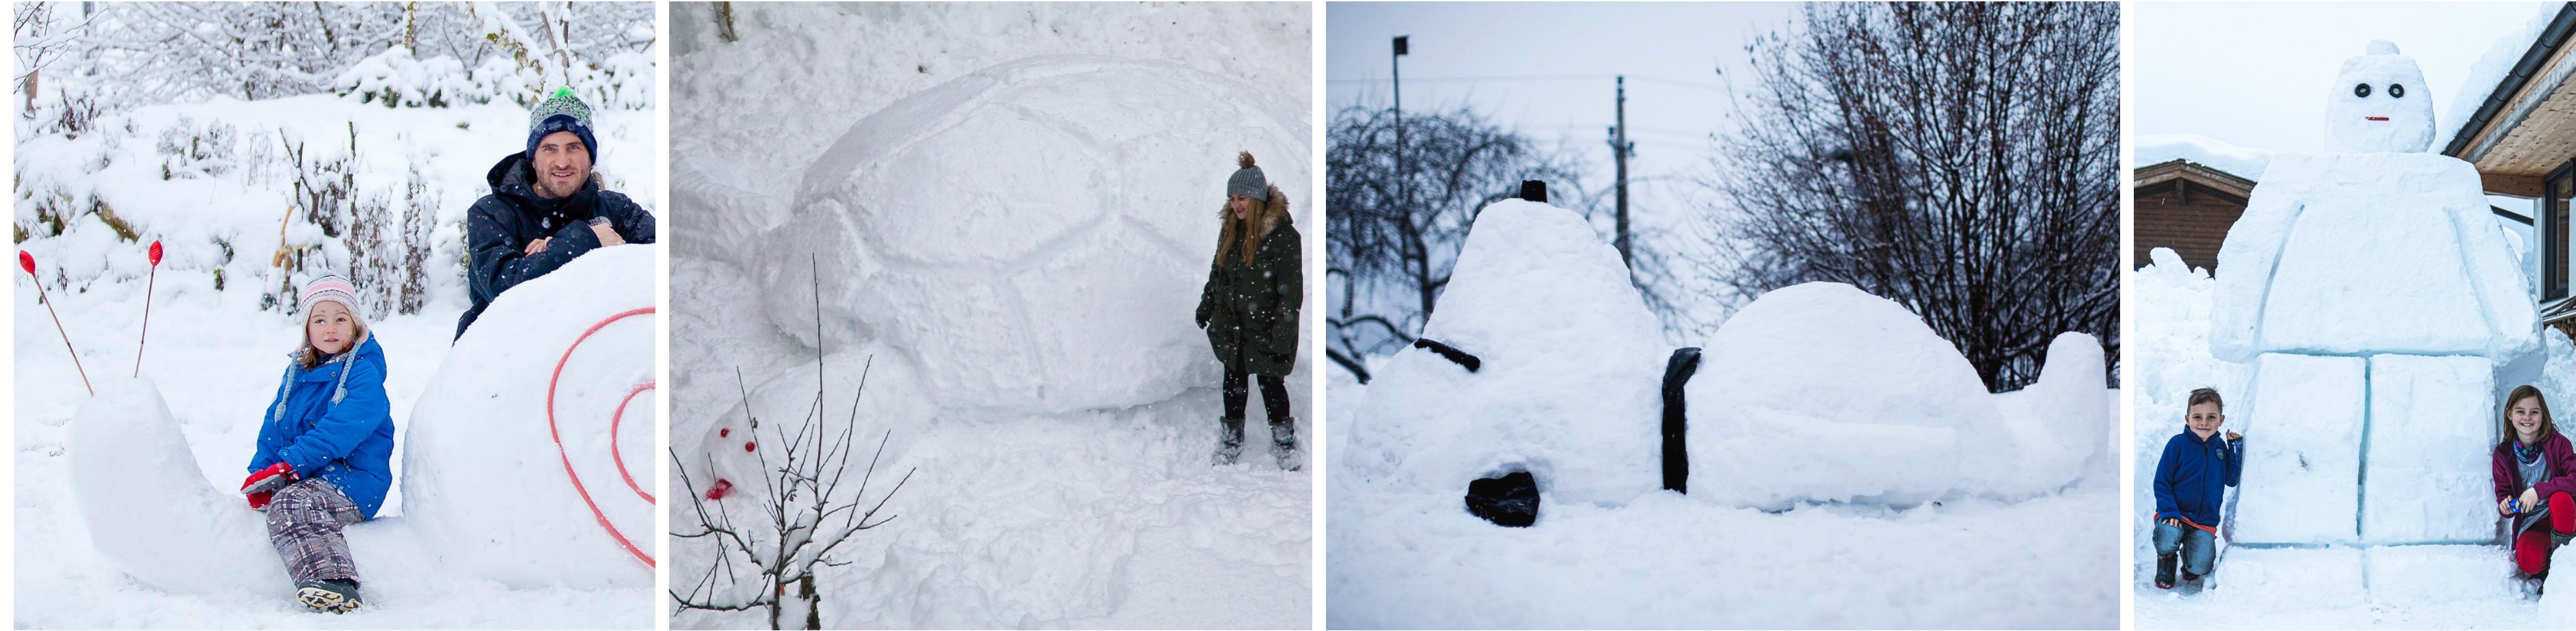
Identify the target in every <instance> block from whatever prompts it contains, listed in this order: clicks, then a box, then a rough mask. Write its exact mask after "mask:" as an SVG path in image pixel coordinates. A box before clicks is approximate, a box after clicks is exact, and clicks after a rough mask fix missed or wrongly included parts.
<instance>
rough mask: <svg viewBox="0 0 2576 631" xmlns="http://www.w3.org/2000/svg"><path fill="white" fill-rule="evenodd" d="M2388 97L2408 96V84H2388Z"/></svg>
mask: <svg viewBox="0 0 2576 631" xmlns="http://www.w3.org/2000/svg"><path fill="white" fill-rule="evenodd" d="M2388 98H2392V99H2402V98H2406V86H2403V85H2398V84H2394V83H2391V84H2388Z"/></svg>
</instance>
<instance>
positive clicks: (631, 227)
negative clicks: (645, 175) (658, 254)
mask: <svg viewBox="0 0 2576 631" xmlns="http://www.w3.org/2000/svg"><path fill="white" fill-rule="evenodd" d="M599 214H600V216H603V217H607V218H608V222H609V224H610V225H612V226H615V227H616V228H617V237H618V238H621V239H625V240H626V242H627V243H652V242H653V237H654V235H655V234H656V233H658V232H659V230H657V229H656V227H655V225H654V223H653V213H649V212H645V211H644V207H642V206H637V205H635V200H634V199H633V198H629V197H627V196H625V195H624V194H619V193H613V192H609V191H600V195H599Z"/></svg>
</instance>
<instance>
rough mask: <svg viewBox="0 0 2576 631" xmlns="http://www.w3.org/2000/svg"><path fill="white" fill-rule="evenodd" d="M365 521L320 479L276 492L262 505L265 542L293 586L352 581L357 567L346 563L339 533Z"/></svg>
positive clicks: (345, 546)
mask: <svg viewBox="0 0 2576 631" xmlns="http://www.w3.org/2000/svg"><path fill="white" fill-rule="evenodd" d="M365 518H366V516H365V515H362V514H360V513H359V512H358V504H357V503H356V502H352V501H349V496H348V495H346V494H343V493H341V492H340V487H337V486H333V485H332V484H331V483H330V482H329V481H326V480H323V479H321V478H306V479H304V480H303V481H299V482H296V483H295V484H291V485H288V486H287V487H286V488H282V489H278V490H277V495H276V497H275V498H273V499H271V500H269V504H268V542H269V543H270V544H272V545H275V546H277V556H278V558H280V559H284V560H285V561H286V575H287V576H288V577H289V578H292V579H294V580H295V582H297V583H303V582H306V581H320V580H332V579H337V580H344V581H349V582H352V583H355V582H357V581H358V562H357V560H355V559H352V558H350V557H349V538H348V537H347V536H345V535H342V534H341V533H340V529H341V528H344V527H347V526H348V525H349V524H354V523H358V522H359V521H360V520H363V519H365Z"/></svg>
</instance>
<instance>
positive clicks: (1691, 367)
mask: <svg viewBox="0 0 2576 631" xmlns="http://www.w3.org/2000/svg"><path fill="white" fill-rule="evenodd" d="M1698 372H1699V349H1698V348H1695V347H1694V348H1680V349H1674V350H1673V358H1672V359H1671V360H1670V361H1667V362H1664V488H1667V489H1672V490H1674V491H1676V492H1680V493H1684V494H1688V493H1690V482H1689V481H1690V450H1689V449H1688V448H1687V447H1686V446H1685V445H1684V444H1683V443H1682V435H1683V434H1684V432H1685V430H1686V428H1685V427H1684V425H1685V424H1687V423H1688V422H1689V421H1690V418H1689V417H1688V416H1687V415H1686V414H1685V413H1684V411H1683V406H1682V403H1683V401H1682V386H1683V385H1684V384H1688V383H1690V378H1691V375H1693V374H1697V373H1698Z"/></svg>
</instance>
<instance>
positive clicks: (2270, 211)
mask: <svg viewBox="0 0 2576 631" xmlns="http://www.w3.org/2000/svg"><path fill="white" fill-rule="evenodd" d="M2284 170H2286V169H2284ZM2302 207H2303V204H2301V203H2300V200H2299V199H2298V193H2297V191H2296V189H2292V188H2289V187H2284V186H2272V187H2264V186H2260V185H2257V186H2256V187H2255V188H2254V193H2253V195H2251V196H2249V198H2248V199H2247V200H2246V205H2245V213H2244V214H2243V215H2240V216H2238V217H2237V219H2236V224H2235V225H2233V226H2229V227H2228V228H2227V240H2226V241H2224V242H2222V243H2220V244H2219V246H2218V270H2217V273H2218V279H2217V280H2218V292H2217V295H2215V296H2213V299H2212V301H2211V302H2212V304H2211V306H2210V307H2211V308H2210V318H2209V354H2210V355H2212V356H2215V357H2217V358H2218V359H2221V360H2226V361H2231V362H2237V363H2245V362H2250V361H2253V360H2254V355H2255V354H2256V353H2258V352H2260V351H2257V350H2255V348H2254V344H2255V339H2254V338H2255V337H2256V336H2257V335H2258V334H2259V332H2258V329H2259V328H2260V327H2261V326H2262V324H2263V298H2264V296H2266V295H2269V294H2271V289H2272V287H2271V286H2272V270H2273V268H2274V267H2276V266H2277V265H2278V264H2279V263H2280V257H2281V248H2282V247H2283V246H2284V245H2286V244H2287V243H2288V242H2289V238H2290V227H2291V226H2293V225H2295V224H2297V222H2298V219H2299V211H2300V210H2301V209H2302Z"/></svg>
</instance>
